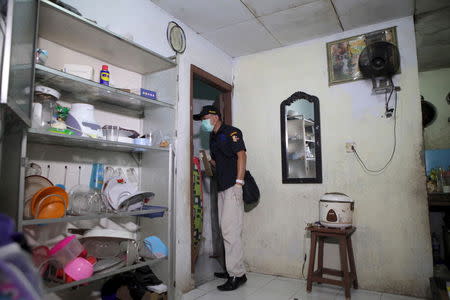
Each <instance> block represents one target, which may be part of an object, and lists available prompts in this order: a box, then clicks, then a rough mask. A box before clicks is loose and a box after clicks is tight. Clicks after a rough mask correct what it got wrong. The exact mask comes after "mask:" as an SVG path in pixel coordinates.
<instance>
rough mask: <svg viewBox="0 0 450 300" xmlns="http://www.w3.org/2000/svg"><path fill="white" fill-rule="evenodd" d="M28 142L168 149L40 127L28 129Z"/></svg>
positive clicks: (125, 149) (133, 149)
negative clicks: (50, 130) (58, 131)
mask: <svg viewBox="0 0 450 300" xmlns="http://www.w3.org/2000/svg"><path fill="white" fill-rule="evenodd" d="M27 136H28V142H31V143H37V144H48V145H60V146H67V147H79V148H92V149H99V150H107V151H117V152H146V151H169V148H162V147H158V146H144V145H135V144H130V143H122V142H113V141H106V140H101V139H94V138H90V137H83V136H78V135H65V134H60V133H54V132H49V131H45V130H42V129H36V128H30V129H28V135H27Z"/></svg>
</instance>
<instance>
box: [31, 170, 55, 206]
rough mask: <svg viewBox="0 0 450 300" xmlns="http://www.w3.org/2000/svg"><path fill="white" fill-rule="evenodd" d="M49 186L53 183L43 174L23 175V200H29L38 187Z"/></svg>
mask: <svg viewBox="0 0 450 300" xmlns="http://www.w3.org/2000/svg"><path fill="white" fill-rule="evenodd" d="M51 186H53V183H52V182H51V181H50V180H48V179H47V178H45V177H43V176H39V175H31V176H27V177H25V201H28V200H31V198H33V196H34V194H36V193H37V192H38V191H39V190H40V189H43V188H46V187H51Z"/></svg>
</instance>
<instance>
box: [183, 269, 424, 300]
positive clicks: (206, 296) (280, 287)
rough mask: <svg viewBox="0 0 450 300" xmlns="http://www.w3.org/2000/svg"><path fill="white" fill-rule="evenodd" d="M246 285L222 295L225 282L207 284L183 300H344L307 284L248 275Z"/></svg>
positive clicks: (359, 296) (400, 299) (357, 293)
mask: <svg viewBox="0 0 450 300" xmlns="http://www.w3.org/2000/svg"><path fill="white" fill-rule="evenodd" d="M247 279H248V280H247V282H246V283H245V284H244V285H243V286H241V287H239V288H238V289H237V290H235V291H231V292H221V291H219V290H218V289H217V285H220V284H222V283H223V282H224V281H225V280H224V279H215V280H213V281H210V282H207V283H205V284H203V285H201V286H199V287H198V288H196V289H194V290H192V291H190V292H189V293H187V294H185V295H184V296H183V300H194V299H195V300H225V299H226V300H294V299H297V300H335V299H336V300H341V299H342V300H345V296H344V292H343V290H342V288H338V287H334V286H329V285H314V286H313V290H312V292H311V293H310V294H308V293H306V281H303V280H297V279H290V278H284V277H278V276H270V275H263V274H257V273H248V274H247ZM351 299H352V300H418V299H419V298H413V297H405V296H398V295H392V294H382V293H376V292H371V291H365V290H352V297H351Z"/></svg>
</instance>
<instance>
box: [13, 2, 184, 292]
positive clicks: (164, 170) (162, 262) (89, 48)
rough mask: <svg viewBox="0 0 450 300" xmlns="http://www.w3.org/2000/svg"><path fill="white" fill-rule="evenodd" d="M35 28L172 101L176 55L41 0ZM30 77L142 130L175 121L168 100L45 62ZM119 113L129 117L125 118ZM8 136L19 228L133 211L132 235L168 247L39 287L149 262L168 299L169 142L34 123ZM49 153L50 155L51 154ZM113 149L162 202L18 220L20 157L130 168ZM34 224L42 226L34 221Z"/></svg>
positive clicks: (63, 286)
mask: <svg viewBox="0 0 450 300" xmlns="http://www.w3.org/2000/svg"><path fill="white" fill-rule="evenodd" d="M38 26H39V28H37V29H36V30H37V33H38V36H40V37H42V38H44V39H47V40H49V41H52V42H54V43H56V44H58V45H61V46H62V47H66V48H69V49H72V50H75V51H78V52H81V53H83V54H86V55H88V56H90V57H93V58H97V59H99V60H101V61H104V62H106V63H109V64H112V65H114V66H117V67H120V68H123V69H126V70H129V71H133V72H137V73H140V74H143V79H144V78H150V77H151V79H152V80H154V81H153V82H151V83H152V84H153V85H155V86H156V88H155V89H156V90H157V91H159V90H162V91H163V92H167V91H171V92H168V93H166V95H168V96H167V97H168V98H170V99H167V100H168V101H172V100H175V99H172V95H174V94H175V95H176V89H177V83H176V75H177V74H176V73H175V72H177V69H176V68H177V63H176V61H174V60H171V59H169V58H166V57H163V56H161V55H159V54H157V53H155V52H153V51H151V50H149V49H146V48H145V47H142V46H140V45H138V44H136V43H134V42H133V41H130V40H127V39H125V38H123V37H121V36H119V35H117V34H115V33H113V32H111V31H108V30H106V29H104V28H102V27H100V26H99V25H97V24H96V23H94V22H92V21H90V20H87V19H85V18H84V17H80V16H78V15H76V14H74V13H72V12H70V11H68V10H66V9H64V8H61V7H60V6H58V5H56V4H54V3H52V2H51V1H48V0H40V7H39V25H38ZM170 69H173V72H174V73H169V74H170V75H174V76H169V77H166V76H165V75H167V73H165V72H172V71H171V70H170ZM165 70H167V71H165ZM160 71H164V72H160ZM159 72H160V73H159ZM153 76H154V77H153ZM149 80H150V79H149ZM35 83H36V84H41V85H45V86H49V87H51V88H54V89H57V90H58V91H60V92H61V95H62V96H63V99H64V101H68V102H84V103H89V104H92V105H94V106H95V108H96V109H99V110H104V111H109V112H113V113H116V114H119V115H120V117H122V116H127V117H128V116H132V117H133V122H135V123H138V122H139V124H141V125H142V126H143V128H141V130H142V131H143V132H150V131H153V130H155V129H156V130H163V129H167V130H173V127H174V124H175V121H174V120H175V116H176V106H175V105H173V104H170V103H168V102H165V101H161V100H151V99H147V98H145V97H141V96H140V95H135V94H132V93H127V92H125V91H122V90H118V89H115V88H113V87H109V86H105V85H101V84H99V83H96V82H93V81H90V80H86V79H84V78H80V77H78V76H74V75H71V74H67V73H65V72H62V71H59V70H56V69H53V68H50V67H47V66H43V65H36V66H35ZM158 89H159V90H158ZM173 91H175V93H173ZM161 94H164V93H161ZM173 103H176V101H173ZM105 115H108V114H105ZM110 116H111V114H109V118H111V121H112V118H114V115H112V116H113V117H110ZM136 118H139V120H136ZM124 119H125V120H129V119H126V118H124ZM108 121H109V119H108ZM114 121H116V120H114ZM117 122H119V121H117ZM117 122H116V123H117ZM124 125H126V124H124ZM16 142H17V143H16V144H17V145H19V144H20V145H21V146H20V147H18V148H20V149H19V150H20V151H16V150H17V149H13V150H14V151H16V152H18V153H19V154H18V155H17V156H18V158H19V155H20V167H16V165H17V166H18V165H19V159H17V162H15V163H16V164H15V165H14V167H15V168H17V169H19V171H18V172H17V173H18V175H17V176H11V177H14V179H16V180H17V182H14V184H15V185H17V188H15V189H14V190H13V189H10V190H8V192H9V193H10V194H11V197H9V198H11V199H13V200H14V203H13V205H11V206H13V207H12V209H11V211H13V213H12V214H14V215H15V216H17V218H18V220H17V224H18V229H19V230H21V229H22V228H23V227H24V226H29V228H33V229H36V228H44V227H45V226H56V225H57V224H58V223H68V222H75V221H84V220H94V221H95V220H99V219H101V218H128V217H133V218H135V219H134V220H135V221H136V223H137V224H138V226H139V227H140V231H139V235H138V236H139V237H140V238H143V237H146V236H150V235H155V234H156V235H158V236H159V237H160V238H161V239H162V240H164V241H165V242H166V243H167V246H168V249H169V256H168V257H167V258H165V259H156V260H149V261H145V262H139V263H136V264H134V265H131V266H125V267H123V268H120V269H117V270H113V271H111V272H108V273H102V274H94V275H93V276H92V277H90V278H87V279H85V280H79V281H75V282H70V283H59V284H58V283H51V284H49V286H47V287H46V292H48V293H50V292H57V291H61V290H64V289H68V288H71V287H75V286H78V285H83V284H86V283H90V282H92V281H95V280H98V279H102V278H106V277H109V276H112V275H115V274H119V273H122V272H127V271H132V270H135V269H137V268H140V267H143V266H152V268H153V270H155V273H156V271H157V270H158V271H160V272H161V274H162V275H161V276H163V278H161V279H163V281H164V283H165V284H166V285H167V286H168V294H169V298H170V299H172V297H173V287H174V271H175V262H174V259H175V258H174V256H173V246H174V245H175V242H174V241H175V240H174V237H175V234H174V232H175V228H174V227H173V226H174V217H173V207H174V206H173V201H174V199H173V198H174V196H173V195H174V186H173V183H174V176H175V174H174V159H175V153H174V151H173V146H172V145H169V147H167V148H163V147H158V146H144V145H136V144H130V143H123V142H114V141H106V140H101V139H94V138H89V137H82V136H75V135H72V136H70V135H64V134H59V133H55V132H50V131H46V130H44V129H36V128H26V129H21V131H20V136H19V135H18V137H17V141H16ZM36 144H37V146H36ZM42 144H46V145H56V146H63V147H65V148H63V147H40V145H42ZM62 148H63V149H62ZM41 149H44V150H41ZM85 149H96V150H101V151H102V152H101V151H85ZM41 151H42V152H45V151H47V153H46V154H48V156H45V155H41V154H42V153H41ZM54 152H55V153H56V154H57V155H55V156H52V155H53V154H54ZM107 152H113V153H109V154H108V155H105V157H101V158H99V157H100V156H102V155H103V154H106V153H107ZM117 152H122V153H129V154H131V155H132V157H133V158H134V159H135V161H136V165H137V167H138V168H140V170H139V171H138V174H139V177H140V180H138V182H139V183H140V184H139V188H140V189H143V190H151V191H152V192H155V194H156V195H157V196H158V197H159V199H158V200H161V202H158V204H157V205H164V207H160V208H157V207H155V208H146V209H143V210H138V211H130V212H128V211H124V212H108V213H99V214H89V215H83V216H65V217H62V218H55V219H24V218H23V212H24V203H25V201H24V197H25V196H24V182H25V165H24V164H23V162H24V161H25V160H26V159H27V158H30V157H32V159H33V160H37V161H39V160H43V161H47V162H49V163H53V162H54V163H55V164H56V163H59V162H61V161H67V162H70V163H73V162H76V163H80V164H85V165H86V164H90V163H91V162H92V161H102V163H103V161H107V162H108V163H109V164H111V165H113V163H115V162H116V161H115V160H116V159H117V162H118V164H119V165H120V166H126V165H127V164H132V165H133V166H135V165H134V164H133V163H130V160H122V161H120V159H121V158H123V157H125V155H123V154H121V153H117ZM49 153H50V154H49ZM33 155H34V157H33ZM44 156H45V158H44ZM106 156H107V157H106ZM136 157H138V159H136ZM11 160H12V159H11ZM123 161H125V163H124V164H123V165H121V164H122V163H123ZM111 162H113V163H111ZM105 164H106V163H105ZM83 179H85V178H83ZM13 194H14V195H13ZM8 200H9V199H8ZM165 207H167V208H165ZM161 213H162V214H163V215H164V216H163V217H161V215H162V214H161ZM150 214H152V216H153V217H154V214H156V215H158V217H160V218H158V220H157V221H153V219H151V218H150V216H148V215H150ZM155 218H157V217H155ZM88 223H89V222H88ZM41 225H45V226H42V227H41ZM55 228H56V227H55ZM51 229H52V228H51ZM62 233H65V232H62ZM39 243H40V244H45V245H47V244H50V243H49V242H48V240H42V241H39ZM158 276H159V275H158Z"/></svg>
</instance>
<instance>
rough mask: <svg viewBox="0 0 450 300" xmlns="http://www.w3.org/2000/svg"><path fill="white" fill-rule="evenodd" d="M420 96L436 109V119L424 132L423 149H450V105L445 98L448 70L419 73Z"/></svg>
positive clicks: (449, 89)
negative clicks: (449, 120) (449, 119)
mask: <svg viewBox="0 0 450 300" xmlns="http://www.w3.org/2000/svg"><path fill="white" fill-rule="evenodd" d="M419 84H420V94H421V95H422V96H424V98H425V100H427V101H428V102H431V103H433V104H434V106H435V107H436V111H437V118H436V120H435V121H434V122H433V124H431V125H430V126H428V127H427V128H425V130H424V141H425V149H427V150H429V149H447V148H450V123H449V122H448V118H450V105H449V104H448V103H447V101H446V100H445V97H446V96H447V94H448V93H449V92H450V69H449V68H446V69H439V70H433V71H428V72H420V73H419Z"/></svg>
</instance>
